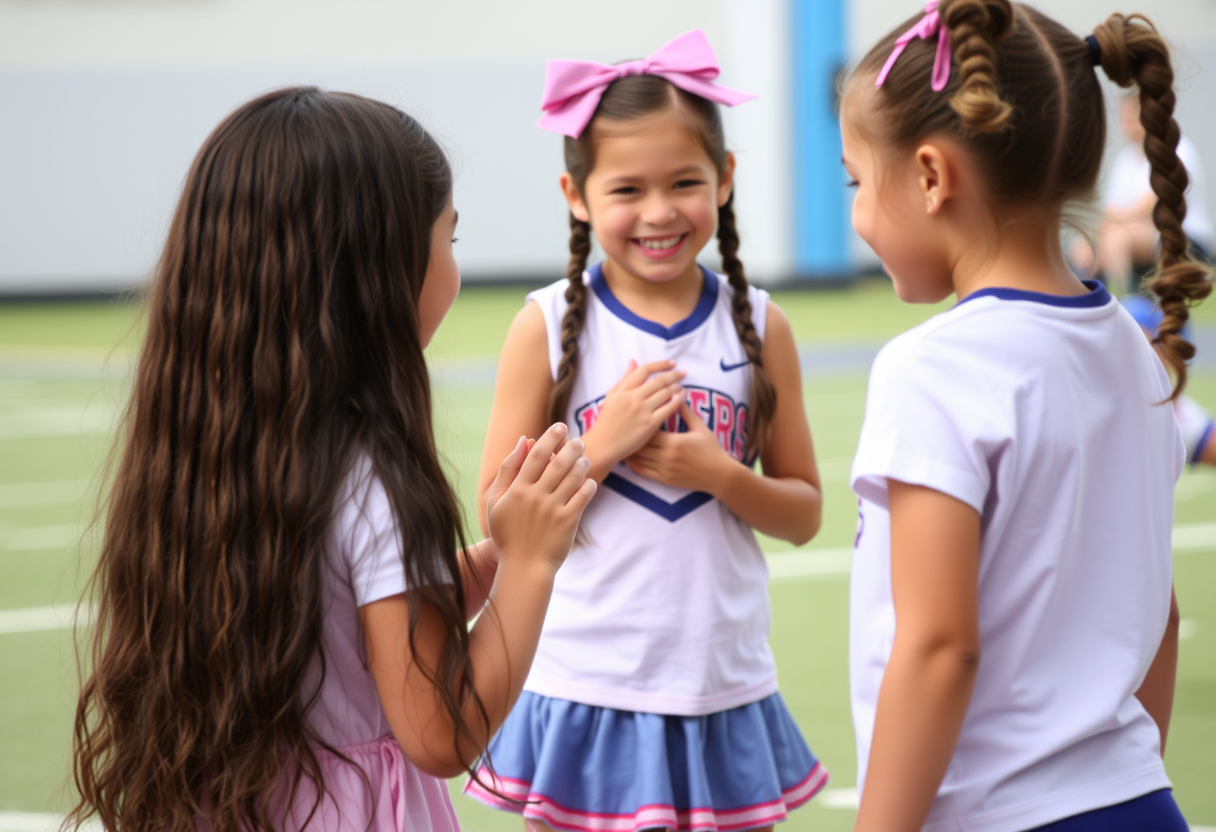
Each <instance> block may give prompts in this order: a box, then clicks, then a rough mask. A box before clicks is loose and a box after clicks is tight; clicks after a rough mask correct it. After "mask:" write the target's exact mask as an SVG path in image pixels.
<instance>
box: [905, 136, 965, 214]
mask: <svg viewBox="0 0 1216 832" xmlns="http://www.w3.org/2000/svg"><path fill="white" fill-rule="evenodd" d="M914 160H915V165H916V181H917V185H918V186H919V189H920V192H921V196H922V197H924V201H925V213H927V214H929V215H930V216H934V215H936V214H937V213H938V212H939V211H941V210H942V206H943V205H945V204H946V200H948V199H950V198H951V197H952V196H954V195H955V182H954V165H953V161H954V160H953V158H952V154H951V153H950V151H949V148H946V147H944V146H942V145H940V144H928V143H926V144H922V145H921V146H920V147H918V148H916V155H915V157H914Z"/></svg>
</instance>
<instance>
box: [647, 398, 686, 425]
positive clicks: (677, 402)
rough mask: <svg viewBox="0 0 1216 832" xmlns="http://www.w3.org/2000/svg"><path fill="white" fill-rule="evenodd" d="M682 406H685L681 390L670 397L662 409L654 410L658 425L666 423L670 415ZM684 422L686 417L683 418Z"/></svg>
mask: <svg viewBox="0 0 1216 832" xmlns="http://www.w3.org/2000/svg"><path fill="white" fill-rule="evenodd" d="M684 406H685V400H684V391H683V390H681V391H680V392H679V393H676V394H675V395H673V396H672V397H671V399H670V400H669V401H668V402H667V404H665V405H663V406H662V407H656V408H655V410H654V415H655V418H656V419H658V420H659V423H660V424H662V423H663V422H666V421H667V420H668V419H670V418H671V417H672V415H673V414H674V413H676V411H679V410H680V408H682V407H684ZM685 420H686V421H687V417H685ZM689 424H692V423H691V422H689Z"/></svg>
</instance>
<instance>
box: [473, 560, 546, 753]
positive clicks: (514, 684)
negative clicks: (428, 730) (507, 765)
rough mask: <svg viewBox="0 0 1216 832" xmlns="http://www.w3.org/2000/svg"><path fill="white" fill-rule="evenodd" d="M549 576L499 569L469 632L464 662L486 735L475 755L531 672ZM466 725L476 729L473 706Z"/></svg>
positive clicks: (520, 568) (541, 570)
mask: <svg viewBox="0 0 1216 832" xmlns="http://www.w3.org/2000/svg"><path fill="white" fill-rule="evenodd" d="M553 578H554V574H553V571H552V570H550V569H548V568H547V567H545V566H541V565H537V564H522V565H516V564H510V563H504V564H503V565H502V566H500V568H499V569H498V574H497V575H496V576H495V578H494V585H493V588H492V589H491V591H490V598H489V603H488V604H487V606H486V607H485V609H484V610H483V612H482V614H481V617H480V618H478V619H477V623H476V624H475V625H474V626H473V628H472V630H470V631H469V659H470V661H471V662H472V664H473V678H474V684H475V687H476V690H477V695H478V697H479V698H480V699H481V702H482V704H483V705H484V706H485V709H486V716H487V717H488V718H489V725H488V726H486V727H487V728H488V733H486V734H485V736H478V737H477V739H478V747H477V748H474V749H470V752H471V753H470V754H469V759H472V758H473V757H475V756H476V755H477V754H478V753H480V751H481V749H482V748H484V747H485V744H486V743H488V742H489V740H490V737H492V736H493V735H494V732H495V731H497V730H498V728H499V726H501V725H502V723H503V720H505V719H506V718H507V714H508V713H510V712H511V708H512V707H514V705H515V701H516V700H517V699H518V698H519V694H520V692H521V691H522V690H523V685H524V680H525V679H526V678H527V676H528V671H529V669H531V667H532V659H533V658H534V657H535V655H536V645H537V644H538V643H539V641H540V632H541V627H542V625H543V624H544V621H545V613H546V611H547V610H548V609H549V597H550V595H551V594H552V592H553ZM465 707H466V711H468V719H469V721H470V724H473V725H477V727H478V729H481V728H482V722H481V715H480V714H479V713H478V712H477V710H476V707H475V706H474V705H473V703H471V702H470V703H468V704H466V706H465Z"/></svg>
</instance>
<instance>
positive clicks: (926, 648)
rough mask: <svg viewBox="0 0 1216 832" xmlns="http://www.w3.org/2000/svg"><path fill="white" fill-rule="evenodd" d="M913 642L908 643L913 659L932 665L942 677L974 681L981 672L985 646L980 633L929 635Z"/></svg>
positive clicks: (933, 669) (924, 664) (927, 667)
mask: <svg viewBox="0 0 1216 832" xmlns="http://www.w3.org/2000/svg"><path fill="white" fill-rule="evenodd" d="M897 633H898V630H897ZM898 640H899V638H898V635H897V636H896V641H897V642H898ZM910 641H911V643H905V645H906V647H907V648H908V654H909V658H912V659H913V660H914V661H916V663H917V664H919V665H921V666H922V667H924V668H926V669H930V668H931V669H932V672H933V673H935V674H938V673H940V674H941V677H951V678H955V679H959V680H971V679H973V678H974V677H975V675H976V673H977V672H978V671H979V668H980V656H981V649H980V640H979V635H978V633H977V634H970V633H936V634H926V635H925V636H924V637H921V638H919V639H915V640H910ZM896 649H898V645H897V647H896ZM939 678H940V677H939Z"/></svg>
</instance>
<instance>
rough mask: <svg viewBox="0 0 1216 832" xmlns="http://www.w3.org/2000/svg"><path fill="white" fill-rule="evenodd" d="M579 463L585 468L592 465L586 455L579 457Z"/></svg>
mask: <svg viewBox="0 0 1216 832" xmlns="http://www.w3.org/2000/svg"><path fill="white" fill-rule="evenodd" d="M578 464H579V465H581V466H582V467H584V468H590V467H591V460H589V459H587V457H585V456H580V457H579V458H578Z"/></svg>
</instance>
